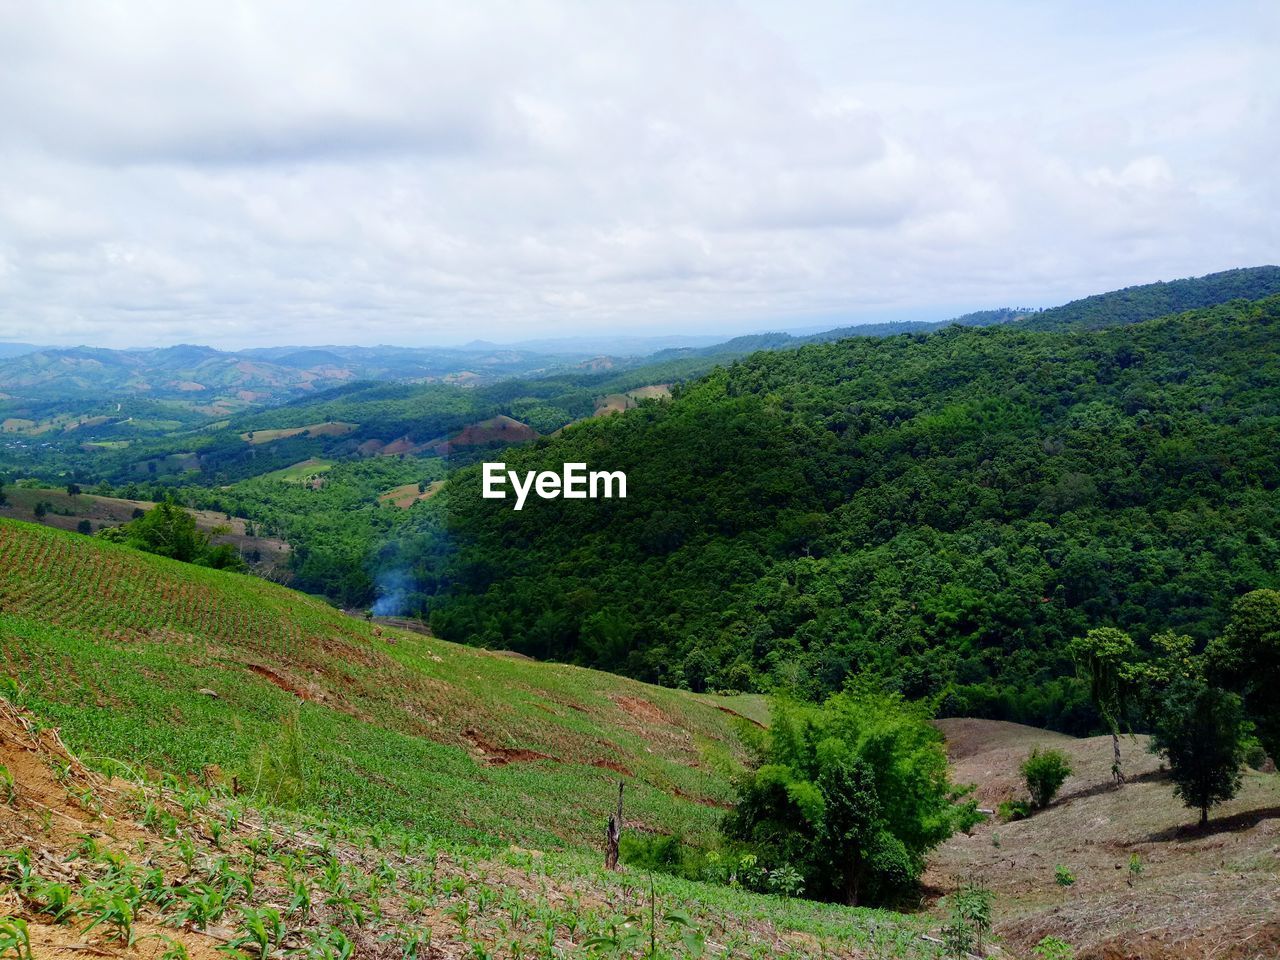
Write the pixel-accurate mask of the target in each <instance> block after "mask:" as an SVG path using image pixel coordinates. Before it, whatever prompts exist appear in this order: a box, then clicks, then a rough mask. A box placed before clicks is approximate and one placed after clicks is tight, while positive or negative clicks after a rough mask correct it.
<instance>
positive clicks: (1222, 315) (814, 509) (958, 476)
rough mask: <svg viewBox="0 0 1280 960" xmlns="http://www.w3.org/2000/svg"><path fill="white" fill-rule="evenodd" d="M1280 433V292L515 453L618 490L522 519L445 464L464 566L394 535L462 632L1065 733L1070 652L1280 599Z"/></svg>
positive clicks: (750, 364) (872, 347)
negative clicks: (900, 694) (869, 680)
mask: <svg viewBox="0 0 1280 960" xmlns="http://www.w3.org/2000/svg"><path fill="white" fill-rule="evenodd" d="M1167 286H1175V285H1167ZM1179 289H1180V288H1179ZM1277 436H1280V297H1271V298H1269V299H1266V300H1263V301H1260V302H1256V303H1245V302H1233V303H1230V304H1227V305H1223V306H1218V307H1214V308H1210V309H1205V310H1198V311H1193V312H1189V313H1185V314H1182V315H1179V316H1174V317H1169V318H1164V319H1158V320H1154V321H1148V322H1143V323H1137V324H1132V325H1127V326H1120V327H1116V328H1114V329H1108V330H1104V331H1099V332H1090V333H1077V332H1072V333H1052V332H1037V331H1034V330H1029V329H1026V327H1025V325H1023V324H1014V325H1003V326H996V327H986V328H961V327H954V328H950V329H947V330H943V331H939V332H936V333H933V334H931V335H928V336H922V335H908V336H898V337H892V338H886V339H866V338H853V339H848V340H844V341H840V342H837V343H831V344H824V345H814V346H807V347H804V348H801V349H798V350H791V351H782V352H772V353H759V354H755V355H753V356H751V357H749V358H747V359H745V360H742V361H740V362H737V363H734V364H733V365H732V366H730V367H728V368H726V369H720V370H717V371H715V372H713V373H712V374H710V375H709V376H707V377H706V378H704V379H702V380H700V381H697V382H694V383H691V384H688V385H686V386H684V387H683V388H681V389H678V390H677V392H676V394H675V396H674V398H673V399H672V400H671V401H669V402H665V403H656V402H655V403H646V404H642V405H641V406H640V408H639V409H637V410H634V411H631V412H629V413H628V414H626V415H625V416H622V417H613V418H606V419H603V420H593V421H589V422H586V423H583V424H580V425H578V426H575V427H573V428H571V429H569V430H567V431H565V432H564V433H563V434H562V435H561V436H559V437H556V438H552V439H545V440H542V441H539V442H538V443H537V444H535V445H533V446H531V447H525V448H522V449H519V450H514V449H513V450H509V451H507V452H506V453H505V459H506V460H507V461H508V467H509V468H511V469H515V470H521V471H523V470H529V469H555V470H558V469H559V467H560V465H561V464H562V463H564V462H568V461H585V462H586V463H588V464H590V465H591V467H592V468H594V469H610V470H624V471H626V473H627V477H628V494H629V495H628V498H627V499H625V500H617V499H615V500H574V501H564V500H546V501H544V500H538V499H531V500H530V502H529V503H528V504H526V506H525V509H524V510H523V511H520V512H515V511H512V510H511V509H510V506H509V504H508V503H507V502H505V501H495V500H483V499H481V498H480V478H479V476H478V472H477V471H475V470H469V471H462V472H460V473H457V474H455V475H454V477H453V479H452V480H451V482H450V483H449V485H448V487H447V489H446V492H445V495H444V496H442V497H438V498H436V500H434V501H433V502H432V505H433V508H434V509H436V510H440V509H444V508H445V505H446V503H447V509H448V521H449V533H450V543H451V546H452V553H451V554H449V556H448V558H447V560H441V559H439V558H438V557H436V556H435V555H434V554H430V553H429V554H428V555H427V556H425V557H424V558H423V559H420V560H417V561H414V560H413V559H412V551H411V550H410V551H406V550H405V548H404V544H403V542H402V543H401V544H399V545H398V549H397V551H396V552H395V554H394V563H395V564H396V565H398V566H399V567H400V568H401V569H399V570H398V571H397V572H398V573H400V574H401V575H404V576H412V578H413V579H415V580H416V582H417V583H418V584H419V586H420V589H421V590H423V591H424V593H423V594H420V595H419V596H418V597H417V602H418V603H420V604H421V605H423V606H424V607H428V608H429V609H430V610H431V622H432V625H433V627H434V628H435V629H436V630H437V631H439V633H440V634H441V635H442V636H445V637H448V638H450V639H458V640H466V641H471V642H477V643H482V644H490V645H494V646H501V647H504V648H513V649H516V650H520V651H523V652H525V653H528V654H531V655H534V656H537V657H547V658H565V659H570V660H575V661H578V662H582V663H587V664H593V665H598V666H603V667H606V668H610V669H617V670H622V671H625V672H627V673H630V674H632V675H635V676H638V677H643V678H648V679H654V680H659V681H662V682H664V683H669V684H675V685H687V686H689V687H692V688H693V689H697V690H701V689H707V688H713V689H753V688H755V689H766V688H770V687H777V686H781V687H784V688H791V689H795V690H796V691H797V692H799V693H801V694H804V695H812V696H817V695H820V694H823V693H825V692H828V691H831V690H834V689H838V688H839V687H840V686H841V684H842V683H843V682H844V680H845V678H846V677H847V676H848V675H849V674H850V673H854V674H856V673H873V674H878V675H882V676H884V677H887V678H889V679H890V680H891V681H892V682H893V683H895V684H896V685H897V686H898V687H900V688H901V689H902V690H903V691H904V692H905V693H907V694H908V695H910V696H913V697H917V696H929V695H937V696H938V697H940V698H941V702H942V706H943V709H944V711H949V712H954V713H960V714H987V715H993V716H1004V717H1014V718H1020V719H1028V720H1037V721H1040V722H1043V723H1049V724H1053V725H1056V726H1059V727H1063V728H1068V729H1082V728H1083V727H1085V726H1087V725H1088V724H1089V723H1090V720H1091V717H1090V712H1089V708H1088V707H1087V705H1086V697H1085V696H1084V692H1083V690H1082V689H1081V688H1080V686H1079V684H1078V682H1077V681H1075V680H1074V678H1072V677H1071V674H1072V673H1073V671H1072V668H1071V666H1070V663H1069V661H1068V659H1067V657H1066V655H1065V653H1064V649H1063V648H1064V644H1065V642H1066V641H1067V640H1069V639H1070V638H1071V637H1073V636H1076V635H1079V634H1081V633H1082V632H1084V631H1085V630H1087V629H1089V628H1091V627H1094V626H1097V625H1103V624H1114V625H1117V626H1120V627H1123V628H1124V629H1126V630H1128V631H1129V632H1131V633H1132V634H1133V635H1134V636H1135V637H1138V638H1139V639H1140V640H1143V641H1145V640H1146V639H1147V638H1149V637H1150V636H1152V635H1153V634H1155V633H1158V632H1160V631H1165V630H1174V631H1177V632H1179V633H1185V634H1189V635H1190V636H1192V637H1194V638H1195V639H1197V640H1198V641H1203V640H1204V639H1206V638H1208V637H1210V636H1212V635H1214V633H1215V632H1216V631H1218V630H1219V629H1220V628H1221V626H1222V623H1223V619H1224V615H1225V612H1226V610H1227V608H1228V606H1229V604H1230V603H1231V601H1232V600H1233V599H1234V598H1235V597H1237V596H1239V595H1240V594H1242V593H1244V592H1246V591H1248V590H1252V589H1256V588H1260V587H1272V588H1274V587H1277V586H1280V460H1278V458H1277V456H1276V438H1277ZM438 547H439V544H438V541H435V540H432V541H431V549H432V550H433V551H434V550H436V549H438ZM443 583H449V584H451V588H450V589H449V590H448V591H447V592H442V593H440V594H438V595H436V596H434V597H431V596H429V595H428V594H430V592H431V591H432V590H433V589H435V587H434V585H436V584H443Z"/></svg>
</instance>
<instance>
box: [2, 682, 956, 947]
mask: <svg viewBox="0 0 1280 960" xmlns="http://www.w3.org/2000/svg"><path fill="white" fill-rule="evenodd" d="M34 720H35V718H33V717H32V716H31V715H30V714H29V713H26V712H24V711H20V710H17V709H14V708H13V707H12V706H11V705H10V704H8V703H6V702H4V701H2V700H0V764H3V765H4V766H5V768H7V769H8V770H9V771H10V772H11V774H12V778H13V779H12V785H13V790H12V793H11V794H9V795H8V797H7V799H5V800H4V801H3V802H2V803H0V811H2V812H3V814H4V815H3V816H2V817H0V847H3V848H5V849H6V850H7V851H8V852H9V853H10V854H11V855H12V859H10V860H9V861H7V862H6V864H5V865H4V866H3V867H0V915H7V916H9V917H17V918H19V919H20V920H23V921H24V922H25V923H26V924H28V926H27V927H26V933H27V935H28V936H29V938H30V941H31V946H32V947H33V948H34V955H35V956H36V957H39V958H42V960H44V958H51V957H63V956H81V955H89V956H107V957H148V958H159V957H161V956H162V955H163V956H164V957H174V956H187V957H192V958H196V960H215V958H218V957H225V956H227V955H228V951H229V950H230V955H231V956H262V957H266V956H279V955H284V954H287V953H293V952H295V951H298V952H300V953H302V954H303V955H305V956H308V957H340V956H356V957H362V958H403V957H419V958H437V960H443V958H463V957H467V958H477V957H489V958H502V960H515V958H517V957H519V958H529V957H576V956H584V957H586V956H608V957H624V956H626V957H631V956H640V955H652V954H650V953H648V952H647V951H649V949H650V946H651V944H653V945H656V946H657V947H658V949H660V950H661V951H662V953H661V954H660V955H661V956H667V957H690V958H692V957H699V956H716V957H723V958H726V960H728V958H742V960H746V958H758V957H781V958H790V960H800V958H818V957H823V958H827V957H872V956H875V957H885V956H894V957H905V958H915V957H920V958H923V957H933V956H936V953H935V951H934V948H933V946H932V945H931V944H930V943H928V942H927V941H925V940H924V939H923V938H922V934H923V933H924V931H925V929H926V927H925V924H924V923H923V922H922V921H921V920H917V919H912V918H907V917H900V916H896V915H892V914H887V913H882V912H878V911H871V910H850V909H845V908H841V907H834V906H824V905H819V904H811V903H806V902H804V901H794V900H792V901H783V900H779V899H778V898H774V897H760V896H755V895H752V894H747V893H742V892H740V891H737V890H731V889H728V888H725V887H711V886H706V885H703V884H697V883H687V882H681V881H676V880H672V879H669V878H665V877H662V876H657V877H654V878H652V885H651V884H650V880H649V878H646V877H639V876H635V875H627V874H625V873H624V874H613V873H607V872H605V871H603V870H601V869H600V867H599V859H598V857H595V856H589V855H586V854H584V853H579V852H556V851H541V850H530V849H525V848H521V847H515V846H505V845H495V846H489V847H475V846H465V845H461V844H457V843H450V842H448V841H446V840H442V839H440V838H438V837H432V836H429V835H426V834H423V833H404V834H401V833H394V832H393V833H386V832H370V831H364V830H353V829H350V828H348V827H345V826H342V825H340V824H336V823H334V822H332V821H328V820H310V821H300V820H299V819H297V818H295V817H292V816H289V815H282V814H281V813H279V812H273V813H271V814H269V815H264V814H263V813H262V812H260V811H258V810H255V809H252V808H249V807H246V806H245V805H244V804H243V803H241V802H238V801H235V800H232V799H229V798H227V797H226V795H225V794H223V793H221V792H220V791H217V790H214V791H210V790H208V789H206V788H203V787H201V786H199V785H183V786H179V787H177V788H176V789H175V788H168V789H164V790H159V789H156V788H155V787H153V786H150V785H148V784H146V783H145V782H143V781H141V780H137V779H133V778H130V779H122V778H121V775H123V776H125V777H128V776H129V773H128V768H127V767H123V766H119V765H117V766H116V767H115V771H116V778H115V779H107V778H106V777H105V776H102V775H101V774H99V773H96V772H95V771H94V770H91V769H89V768H88V767H86V766H85V765H84V764H82V763H81V762H80V761H79V760H77V759H76V757H74V756H73V755H71V754H69V753H68V752H67V751H66V750H65V749H64V748H63V746H62V744H61V743H60V742H59V740H58V738H57V736H56V734H54V733H53V732H52V731H51V730H48V729H43V730H41V729H39V728H38V727H37V725H36V723H35V722H34ZM122 907H123V909H122ZM104 914H106V917H107V919H105V920H100V918H102V917H103V915H104ZM94 921H99V922H98V923H96V924H95V923H94ZM255 924H257V926H255ZM244 938H248V942H245V939H244ZM593 943H594V945H593ZM178 946H181V947H182V948H183V952H177V951H176V947H178ZM235 947H238V948H239V951H240V952H236V951H235V950H234V949H231V948H235ZM166 951H168V952H166Z"/></svg>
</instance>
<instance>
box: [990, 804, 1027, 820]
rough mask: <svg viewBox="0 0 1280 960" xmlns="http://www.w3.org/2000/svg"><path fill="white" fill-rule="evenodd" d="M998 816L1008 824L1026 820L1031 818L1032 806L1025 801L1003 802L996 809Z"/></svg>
mask: <svg viewBox="0 0 1280 960" xmlns="http://www.w3.org/2000/svg"><path fill="white" fill-rule="evenodd" d="M996 815H997V816H998V817H999V818H1000V819H1001V820H1003V821H1005V822H1006V823H1008V822H1009V821H1011V820H1025V819H1026V818H1027V817H1029V816H1031V804H1029V803H1027V801H1025V800H1002V801H1001V802H1000V806H998V807H996Z"/></svg>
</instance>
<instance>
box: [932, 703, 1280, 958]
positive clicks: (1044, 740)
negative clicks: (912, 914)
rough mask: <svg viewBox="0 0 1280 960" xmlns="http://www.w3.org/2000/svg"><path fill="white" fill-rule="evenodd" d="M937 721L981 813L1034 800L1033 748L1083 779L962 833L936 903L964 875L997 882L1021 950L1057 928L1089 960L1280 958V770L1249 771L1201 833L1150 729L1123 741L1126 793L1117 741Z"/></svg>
mask: <svg viewBox="0 0 1280 960" xmlns="http://www.w3.org/2000/svg"><path fill="white" fill-rule="evenodd" d="M938 725H939V727H940V728H941V729H942V731H943V733H944V735H946V736H947V738H948V751H949V754H950V756H951V760H952V764H953V778H954V779H955V780H956V781H957V782H959V783H972V784H976V785H977V791H976V796H977V799H978V803H979V806H980V807H985V808H994V807H996V806H997V805H998V804H999V802H1000V801H1002V800H1008V799H1014V798H1021V799H1025V798H1026V791H1025V787H1024V786H1023V784H1022V782H1021V777H1020V776H1019V774H1018V766H1019V764H1020V763H1021V762H1022V760H1023V759H1024V758H1025V757H1026V755H1027V753H1028V752H1029V751H1030V750H1031V749H1032V748H1033V747H1053V748H1055V749H1058V750H1062V751H1063V752H1064V753H1066V754H1067V755H1068V756H1069V758H1070V760H1071V764H1072V769H1073V773H1072V776H1071V777H1070V778H1069V779H1068V780H1067V781H1066V783H1065V784H1064V785H1063V787H1062V790H1061V792H1060V794H1059V796H1058V798H1057V799H1056V800H1055V801H1054V802H1053V803H1052V804H1051V805H1050V806H1049V807H1048V808H1047V809H1045V810H1043V811H1040V812H1038V813H1035V814H1033V815H1032V816H1031V817H1029V818H1028V819H1026V820H1021V821H1016V822H1010V823H1001V822H999V821H998V820H996V819H994V818H992V819H988V821H987V822H985V823H983V824H981V825H979V826H978V827H977V828H975V829H974V831H973V832H972V834H970V835H968V836H965V835H963V834H961V835H957V836H956V837H953V838H952V839H951V840H950V841H949V842H948V843H946V844H945V845H944V846H943V847H941V848H940V849H939V850H938V852H937V853H936V855H935V856H934V857H933V859H932V862H931V864H930V867H929V870H928V873H927V874H926V877H925V880H926V884H927V885H928V887H929V888H930V890H931V891H932V892H933V895H934V897H935V898H936V897H937V896H939V895H941V894H944V893H945V892H946V891H948V890H952V889H954V888H955V885H956V883H957V881H958V880H959V879H963V878H965V877H974V876H976V877H978V878H980V879H981V880H983V881H984V882H985V883H986V884H987V885H988V886H990V887H991V889H992V890H993V891H994V892H995V894H996V905H995V909H996V931H997V932H998V933H999V934H1000V935H1001V937H1002V938H1003V941H1004V945H1005V947H1006V948H1007V949H1008V950H1009V951H1010V952H1011V953H1013V954H1014V955H1015V956H1026V955H1028V954H1029V951H1030V949H1031V948H1032V946H1033V945H1034V944H1036V943H1038V942H1039V941H1040V939H1041V938H1043V937H1044V936H1046V935H1053V936H1056V937H1059V938H1061V939H1063V940H1066V941H1067V942H1068V943H1070V944H1072V945H1073V946H1074V947H1075V948H1076V950H1077V957H1078V958H1080V960H1122V958H1153V960H1193V958H1194V960H1201V958H1204V960H1209V958H1215V960H1226V958H1231V960H1246V958H1258V960H1261V958H1268V960H1273V958H1276V957H1280V776H1277V775H1275V774H1263V773H1258V772H1255V771H1250V772H1248V773H1247V774H1246V776H1245V780H1244V786H1243V789H1242V790H1241V792H1240V795H1239V796H1238V797H1237V798H1236V799H1235V800H1232V801H1231V802H1229V803H1226V804H1223V805H1221V806H1219V807H1216V808H1214V810H1213V811H1212V819H1211V823H1210V826H1209V829H1208V830H1207V831H1206V832H1203V833H1202V832H1200V831H1199V830H1197V829H1196V828H1195V824H1196V821H1197V819H1198V812H1197V811H1193V810H1188V809H1187V808H1186V807H1184V806H1183V805H1182V802H1181V801H1180V800H1179V799H1178V798H1177V797H1175V796H1174V794H1173V784H1172V782H1171V781H1170V780H1169V778H1168V776H1167V773H1166V772H1165V770H1164V769H1163V766H1162V764H1161V761H1160V760H1159V759H1158V758H1157V757H1154V756H1152V755H1151V754H1150V753H1148V752H1147V750H1146V738H1145V737H1137V738H1128V737H1127V738H1124V739H1123V740H1122V742H1121V749H1122V751H1123V757H1124V760H1123V762H1124V769H1125V772H1126V777H1127V780H1128V782H1127V784H1126V785H1125V786H1123V787H1121V788H1119V789H1117V788H1115V787H1114V786H1113V784H1112V778H1111V739H1110V738H1109V737H1094V738H1091V739H1075V738H1072V737H1066V736H1063V735H1061V734H1056V733H1050V732H1048V731H1044V730H1037V729H1035V728H1032V727H1024V726H1020V725H1018V724H1013V723H1002V722H999V721H988V720H964V719H960V720H943V721H940V722H939V724H938ZM1135 854H1136V855H1137V857H1138V863H1139V865H1140V867H1141V872H1140V873H1136V874H1134V873H1131V871H1130V858H1131V856H1133V855H1135ZM1059 865H1061V866H1063V867H1065V868H1066V869H1067V870H1068V871H1069V872H1070V873H1071V874H1072V875H1073V876H1074V878H1075V882H1074V883H1073V884H1071V885H1070V886H1062V885H1060V884H1059V883H1058V882H1057V880H1056V876H1055V871H1056V868H1057V867H1058V866H1059ZM933 909H935V910H939V911H941V909H942V905H940V904H937V903H935V904H934V906H933Z"/></svg>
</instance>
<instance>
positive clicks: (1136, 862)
mask: <svg viewBox="0 0 1280 960" xmlns="http://www.w3.org/2000/svg"><path fill="white" fill-rule="evenodd" d="M1142 870H1143V867H1142V858H1141V857H1140V856H1138V855H1137V854H1136V853H1131V854H1129V886H1131V887H1132V886H1133V885H1134V883H1135V882H1136V881H1137V879H1138V878H1139V877H1141V876H1142Z"/></svg>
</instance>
